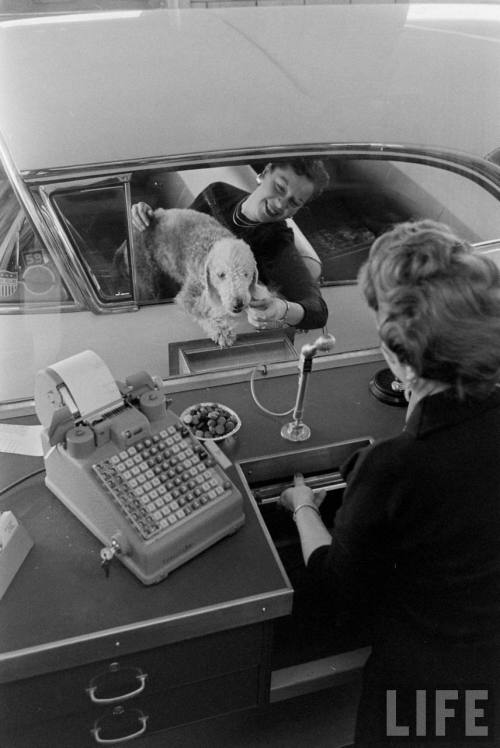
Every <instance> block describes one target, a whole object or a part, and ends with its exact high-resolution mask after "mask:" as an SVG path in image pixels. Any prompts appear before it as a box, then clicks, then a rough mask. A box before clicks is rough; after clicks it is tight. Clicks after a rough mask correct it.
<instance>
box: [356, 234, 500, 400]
mask: <svg viewBox="0 0 500 748" xmlns="http://www.w3.org/2000/svg"><path fill="white" fill-rule="evenodd" d="M359 282H360V285H361V288H362V291H363V293H364V295H365V298H366V300H367V302H368V305H369V306H370V307H371V308H372V309H374V310H375V311H377V312H378V317H379V334H380V338H381V340H382V342H383V343H384V344H385V345H386V346H387V347H388V348H389V349H390V350H391V351H393V352H394V353H395V354H396V356H397V357H398V358H399V360H400V361H401V363H404V364H409V365H410V366H412V367H413V368H414V370H415V372H416V374H417V375H418V376H419V377H423V378H426V379H433V380H437V381H439V382H443V383H446V384H447V385H449V388H450V393H451V394H453V395H454V396H455V397H457V398H458V399H464V398H465V397H467V396H471V397H481V396H484V395H487V394H488V393H490V392H491V391H492V389H493V387H494V386H495V385H496V384H498V383H499V382H500V268H498V267H497V266H496V265H495V263H494V262H492V261H491V260H490V259H488V258H487V257H485V256H482V255H479V254H475V253H474V252H473V251H472V248H471V246H470V245H469V244H468V243H467V242H465V241H462V240H461V239H459V238H458V237H456V236H455V235H454V234H453V233H452V231H451V229H450V228H449V227H448V226H445V225H444V224H441V223H437V222H435V221H431V220H422V221H416V222H415V223H402V224H399V225H398V226H396V227H395V228H394V229H392V230H391V231H388V232H386V233H385V234H383V235H382V236H380V237H378V239H376V240H375V242H374V243H373V245H372V247H371V249H370V254H369V257H368V260H367V262H366V263H365V264H364V265H363V267H362V268H361V270H360V273H359Z"/></svg>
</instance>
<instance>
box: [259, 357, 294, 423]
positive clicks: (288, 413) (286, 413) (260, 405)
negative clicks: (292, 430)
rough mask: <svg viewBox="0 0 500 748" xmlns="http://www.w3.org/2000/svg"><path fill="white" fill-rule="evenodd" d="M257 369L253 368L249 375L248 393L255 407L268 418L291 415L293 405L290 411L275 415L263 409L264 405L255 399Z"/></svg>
mask: <svg viewBox="0 0 500 748" xmlns="http://www.w3.org/2000/svg"><path fill="white" fill-rule="evenodd" d="M258 368H259V367H258V366H254V368H253V369H252V371H251V373H250V392H251V393H252V398H253V401H254V403H255V405H257V407H258V408H260V409H261V410H263V411H264V413H267V414H268V415H270V416H288V415H290V413H293V409H294V407H295V405H294V406H293V407H292V408H290V410H286V411H285V412H284V413H275V412H274V411H273V410H269V409H268V408H266V407H264V405H262V404H261V403H260V402H259V400H258V399H257V395H256V394H255V374H256V373H257V370H258ZM266 371H267V369H266Z"/></svg>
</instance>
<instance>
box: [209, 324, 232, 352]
mask: <svg viewBox="0 0 500 748" xmlns="http://www.w3.org/2000/svg"><path fill="white" fill-rule="evenodd" d="M212 340H213V341H214V343H217V345H219V346H220V347H221V348H229V347H230V346H232V345H233V343H234V341H235V340H236V333H235V332H234V330H232V329H231V328H230V327H219V328H218V329H217V330H215V332H214V334H213V335H212Z"/></svg>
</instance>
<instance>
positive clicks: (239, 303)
mask: <svg viewBox="0 0 500 748" xmlns="http://www.w3.org/2000/svg"><path fill="white" fill-rule="evenodd" d="M205 279H206V286H207V292H208V294H209V296H210V298H211V300H212V302H213V303H214V304H217V305H219V306H222V308H223V309H224V311H225V312H226V313H227V314H239V313H240V312H242V311H244V310H245V309H247V307H248V305H249V303H250V299H251V298H252V296H253V294H254V291H255V288H256V285H257V280H258V273H257V265H256V262H255V257H254V256H253V252H252V250H251V249H250V247H249V246H248V244H246V243H245V242H244V241H242V240H241V239H235V238H233V237H224V238H223V239H218V240H217V241H216V242H214V244H213V246H212V247H211V249H210V252H209V253H208V255H207V260H206V263H205Z"/></svg>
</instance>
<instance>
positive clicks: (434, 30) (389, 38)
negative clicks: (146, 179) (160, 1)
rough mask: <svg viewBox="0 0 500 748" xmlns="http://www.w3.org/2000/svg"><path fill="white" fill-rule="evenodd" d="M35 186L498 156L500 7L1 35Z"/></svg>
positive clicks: (3, 71) (199, 20) (243, 13)
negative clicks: (227, 154)
mask: <svg viewBox="0 0 500 748" xmlns="http://www.w3.org/2000/svg"><path fill="white" fill-rule="evenodd" d="M0 34H1V37H0V48H1V54H2V59H1V65H0V100H1V101H2V107H1V111H0V133H1V134H2V136H3V139H4V143H5V145H6V147H7V150H8V151H9V152H10V155H11V158H12V159H13V161H14V164H15V166H16V167H17V169H18V170H19V171H21V172H23V171H26V172H29V171H37V170H45V169H59V168H66V167H73V166H82V165H89V164H98V163H114V162H131V161H132V162H133V161H136V160H142V159H156V158H158V159H161V158H162V157H165V156H170V155H183V154H195V153H200V152H212V151H213V152H216V151H220V150H234V149H245V150H246V149H253V148H262V147H270V146H288V145H294V144H299V143H379V142H380V143H391V144H392V143H394V144H398V143H405V144H415V145H425V146H436V147H443V148H446V149H453V150H460V151H466V152H468V153H471V154H474V155H480V156H482V155H485V154H486V153H487V152H489V151H491V150H492V149H494V148H495V147H497V146H498V145H499V138H498V123H499V122H500V96H499V94H498V92H499V90H500V88H499V83H500V46H499V40H500V7H499V6H495V5H488V4H484V5H481V4H476V3H475V4H473V5H449V4H443V5H429V4H420V5H419V4H412V5H401V4H396V5H377V4H375V5H333V6H332V5H315V6H300V7H297V6H281V7H260V8H220V9H213V10H205V9H203V10H194V9H190V10H147V11H113V12H109V13H107V12H104V13H102V12H101V13H95V14H92V13H77V14H74V15H58V16H49V17H36V18H35V17H33V18H20V19H14V20H7V21H4V22H1V23H0Z"/></svg>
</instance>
